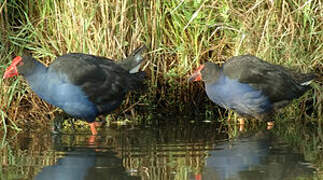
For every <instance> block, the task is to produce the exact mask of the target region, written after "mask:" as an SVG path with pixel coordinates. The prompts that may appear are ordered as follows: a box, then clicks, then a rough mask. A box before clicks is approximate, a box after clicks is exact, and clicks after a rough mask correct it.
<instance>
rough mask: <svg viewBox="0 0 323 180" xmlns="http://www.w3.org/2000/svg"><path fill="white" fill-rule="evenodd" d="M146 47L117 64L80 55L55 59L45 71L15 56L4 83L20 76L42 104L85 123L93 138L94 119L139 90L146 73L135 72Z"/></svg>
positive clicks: (24, 58) (34, 63)
mask: <svg viewBox="0 0 323 180" xmlns="http://www.w3.org/2000/svg"><path fill="white" fill-rule="evenodd" d="M144 49H145V46H141V47H139V48H137V49H136V50H135V51H134V52H133V53H132V54H131V55H130V56H128V57H127V58H126V59H125V60H123V61H121V62H120V63H116V62H115V61H113V60H111V59H107V58H105V57H99V56H94V55H88V54H81V53H70V54H65V55H62V56H59V57H57V59H56V60H55V61H54V62H53V63H52V64H51V65H49V66H48V67H46V66H45V65H43V64H42V63H40V62H39V61H37V60H36V59H34V58H33V57H31V56H22V57H20V56H17V57H16V58H14V60H13V61H12V64H11V65H10V66H9V67H8V68H7V69H6V71H5V74H4V76H3V79H6V78H10V77H13V76H17V75H23V76H24V77H25V79H26V80H27V82H28V83H29V85H30V86H31V89H32V90H33V91H34V92H35V93H36V94H37V95H38V96H39V97H40V98H42V99H43V100H45V101H47V102H48V103H50V104H52V105H54V106H57V107H59V108H61V109H63V110H64V111H65V112H66V113H67V114H69V115H70V116H72V117H74V118H79V119H83V120H86V121H87V122H88V123H89V125H90V128H91V132H92V134H93V135H96V134H97V131H96V125H97V123H95V118H96V117H97V116H98V115H101V114H107V113H110V112H112V111H113V110H115V109H116V108H117V107H118V106H119V105H120V104H121V103H122V100H123V98H124V96H125V95H126V93H127V92H128V91H130V90H136V89H139V88H140V87H141V86H142V84H143V80H144V78H145V72H138V70H139V67H140V64H141V63H142V62H143V58H142V55H141V54H142V52H143V50H144Z"/></svg>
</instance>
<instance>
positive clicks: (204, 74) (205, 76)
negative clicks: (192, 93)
mask: <svg viewBox="0 0 323 180" xmlns="http://www.w3.org/2000/svg"><path fill="white" fill-rule="evenodd" d="M220 71H221V69H220V67H219V66H218V65H217V64H214V63H211V62H207V63H205V64H202V65H200V66H199V67H198V68H197V69H196V70H195V72H194V73H193V74H192V75H191V76H190V78H189V81H190V82H192V81H204V82H206V83H209V82H213V81H216V80H217V79H218V78H219V76H220Z"/></svg>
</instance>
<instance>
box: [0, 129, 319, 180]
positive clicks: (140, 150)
mask: <svg viewBox="0 0 323 180" xmlns="http://www.w3.org/2000/svg"><path fill="white" fill-rule="evenodd" d="M237 129H238V128H234V127H233V128H228V127H216V125H215V124H214V123H187V124H185V125H181V124H176V123H174V124H168V125H160V126H159V127H158V128H157V127H151V126H133V127H126V126H124V127H111V128H105V129H101V130H100V131H99V133H100V136H98V137H93V136H90V135H89V131H88V130H78V131H77V132H75V133H74V134H70V135H61V136H53V135H51V134H50V133H49V132H48V130H42V129H35V130H31V131H30V132H26V131H25V132H20V133H19V134H17V135H14V134H10V135H9V134H8V135H7V136H10V137H7V139H11V140H10V142H8V143H7V142H3V144H2V149H1V151H0V152H1V171H0V173H1V175H0V178H1V180H2V179H3V180H7V179H8V180H9V179H10V180H11V179H15V180H16V179H17V180H18V179H19V180H21V179H36V180H83V179H84V180H85V179H86V180H87V179H88V180H101V179H108V180H110V179H130V180H131V179H147V180H148V179H149V180H150V179H156V180H162V179H165V180H167V179H178V180H185V179H193V180H213V179H216V180H218V179H220V180H221V179H246V180H261V179H272V180H278V179H312V178H313V175H314V174H315V173H314V169H313V168H311V164H310V163H309V162H306V161H304V155H303V154H300V153H295V152H293V151H291V149H290V147H287V145H286V143H284V142H282V140H281V139H280V138H279V137H275V136H274V135H273V133H272V130H270V131H267V130H265V129H261V130H249V131H246V132H243V133H239V132H238V131H237ZM233 136H234V137H235V138H230V137H233Z"/></svg>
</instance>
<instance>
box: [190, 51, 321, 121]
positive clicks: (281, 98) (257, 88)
mask: <svg viewBox="0 0 323 180" xmlns="http://www.w3.org/2000/svg"><path fill="white" fill-rule="evenodd" d="M314 77H315V75H314V74H313V73H308V74H303V73H297V72H295V71H292V70H289V69H287V68H284V67H282V66H279V65H274V64H270V63H268V62H265V61H263V60H261V59H259V58H257V57H255V56H251V55H243V56H235V57H232V58H230V59H229V60H227V61H226V62H225V63H224V64H223V65H222V67H220V66H219V65H217V64H214V63H211V62H207V63H205V64H202V65H200V67H198V68H197V70H196V71H195V72H194V73H193V74H192V75H191V77H190V79H189V80H190V81H201V80H202V81H204V83H205V90H206V94H207V96H208V97H209V99H210V100H211V101H213V102H214V103H216V104H218V105H219V106H221V107H223V108H226V109H231V110H234V111H236V112H237V113H238V114H239V115H241V116H242V117H252V118H256V119H260V120H264V121H265V122H269V123H268V124H269V125H270V124H271V123H270V122H272V120H273V119H272V113H274V112H275V111H276V110H278V109H280V108H282V107H284V106H286V105H288V104H289V103H290V102H291V101H292V100H293V99H295V98H299V97H300V96H302V95H303V94H304V93H305V92H306V91H307V90H309V89H310V86H309V84H310V83H311V82H312V80H313V78H314Z"/></svg>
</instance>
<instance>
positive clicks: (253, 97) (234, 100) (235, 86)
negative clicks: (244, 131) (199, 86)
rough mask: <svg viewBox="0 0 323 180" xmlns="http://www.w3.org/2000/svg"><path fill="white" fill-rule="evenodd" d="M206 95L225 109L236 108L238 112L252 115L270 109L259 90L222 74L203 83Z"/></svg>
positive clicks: (267, 101)
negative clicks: (216, 78) (211, 80)
mask: <svg viewBox="0 0 323 180" xmlns="http://www.w3.org/2000/svg"><path fill="white" fill-rule="evenodd" d="M205 88H206V93H207V95H208V97H209V98H210V99H211V100H212V101H213V102H215V103H216V104H218V105H220V106H221V107H223V108H226V109H232V110H236V111H237V112H238V113H239V114H245V115H252V114H253V113H264V112H267V111H270V109H271V103H270V101H269V99H268V97H266V96H265V95H264V94H263V93H262V92H261V91H260V90H256V89H254V88H253V87H251V86H250V85H248V84H245V83H240V82H238V81H237V80H234V79H230V78H229V77H228V76H225V75H224V74H222V75H220V77H219V79H218V80H217V81H216V82H214V83H208V84H206V85H205Z"/></svg>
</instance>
